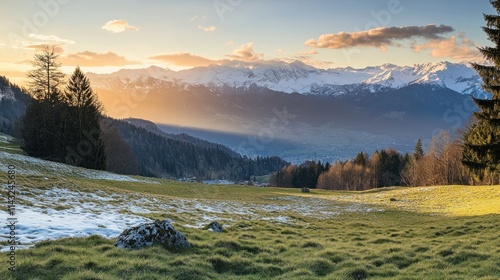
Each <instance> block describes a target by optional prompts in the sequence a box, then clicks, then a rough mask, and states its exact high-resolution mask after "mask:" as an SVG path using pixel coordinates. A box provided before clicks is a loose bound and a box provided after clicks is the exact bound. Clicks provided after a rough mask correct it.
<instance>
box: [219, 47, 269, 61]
mask: <svg viewBox="0 0 500 280" xmlns="http://www.w3.org/2000/svg"><path fill="white" fill-rule="evenodd" d="M227 57H229V58H231V59H235V60H242V61H258V60H261V59H262V57H263V54H262V53H256V52H255V51H254V50H253V43H252V42H251V43H247V44H244V45H241V46H240V48H239V49H236V50H234V52H233V54H231V55H227Z"/></svg>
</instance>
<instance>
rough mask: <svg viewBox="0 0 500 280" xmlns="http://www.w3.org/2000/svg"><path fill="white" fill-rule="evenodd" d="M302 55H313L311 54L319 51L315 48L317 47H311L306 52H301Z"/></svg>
mask: <svg viewBox="0 0 500 280" xmlns="http://www.w3.org/2000/svg"><path fill="white" fill-rule="evenodd" d="M299 54H300V55H311V54H318V51H317V50H315V49H311V50H309V51H306V52H299Z"/></svg>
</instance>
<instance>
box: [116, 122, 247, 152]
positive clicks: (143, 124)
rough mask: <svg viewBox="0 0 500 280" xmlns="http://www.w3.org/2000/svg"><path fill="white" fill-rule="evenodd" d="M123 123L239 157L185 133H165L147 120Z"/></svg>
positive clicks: (227, 149)
mask: <svg viewBox="0 0 500 280" xmlns="http://www.w3.org/2000/svg"><path fill="white" fill-rule="evenodd" d="M123 121H124V122H127V123H129V124H131V125H133V126H136V127H139V128H144V129H145V130H147V131H149V132H152V133H154V134H157V135H160V136H163V137H166V138H168V139H172V140H178V141H182V142H186V143H190V144H193V145H195V146H197V147H201V148H205V149H220V150H223V151H224V152H226V153H227V154H229V155H231V156H233V157H239V156H240V155H239V154H238V153H236V152H235V151H233V150H231V149H230V148H228V147H226V146H224V145H221V144H217V143H212V142H208V141H205V140H202V139H200V138H196V137H193V136H191V135H188V134H186V133H179V134H173V133H166V132H165V131H163V130H161V129H160V128H158V126H157V125H156V124H155V123H153V122H151V121H148V120H143V119H135V118H128V119H123Z"/></svg>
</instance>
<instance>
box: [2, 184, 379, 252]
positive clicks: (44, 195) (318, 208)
mask: <svg viewBox="0 0 500 280" xmlns="http://www.w3.org/2000/svg"><path fill="white" fill-rule="evenodd" d="M6 187H7V186H6V185H3V188H4V189H5V188H6ZM17 203H18V204H17V206H16V211H17V213H16V217H17V218H18V224H17V228H16V236H17V238H18V241H19V242H20V243H21V245H22V246H24V247H30V246H33V245H34V244H35V243H37V242H40V241H42V240H45V239H56V238H62V237H83V236H89V235H94V234H97V235H101V236H104V237H106V238H111V239H112V238H116V237H117V236H118V235H119V234H120V233H121V232H122V231H123V230H125V229H127V228H129V227H132V226H136V225H138V224H141V223H144V222H148V221H152V220H153V219H155V218H158V217H161V218H162V219H170V218H169V217H171V219H170V220H171V221H172V222H173V223H174V224H175V223H177V224H181V225H182V226H184V227H191V228H199V229H200V230H202V228H203V227H204V226H206V225H207V224H209V223H210V222H212V221H219V222H222V223H223V224H224V225H225V227H230V226H232V225H234V224H235V223H237V222H238V221H258V220H264V221H269V222H273V223H283V224H304V222H303V221H300V220H297V219H295V218H293V216H290V215H300V216H304V217H315V218H328V217H332V216H335V215H338V214H341V213H345V212H353V211H355V212H356V211H362V212H370V211H373V210H374V208H373V207H367V206H364V205H362V204H360V203H353V204H352V205H350V206H348V207H345V206H344V207H342V206H340V205H338V204H337V205H336V204H335V203H332V202H331V201H329V200H325V199H318V198H314V197H302V196H287V197H282V198H281V199H280V200H279V201H277V200H276V199H269V200H266V201H263V202H262V203H249V202H236V201H220V200H213V199H184V198H173V197H165V196H157V197H152V196H151V195H147V194H139V193H128V192H124V193H107V192H106V191H103V190H98V191H94V192H90V191H81V190H78V189H76V190H75V189H67V188H62V187H57V186H55V187H52V188H48V189H38V188H32V187H30V188H28V187H23V186H18V196H17ZM375 210H381V209H375ZM7 218H8V213H7V212H6V211H2V212H0V220H4V221H6V220H7ZM305 224H307V223H305ZM0 239H1V240H0V241H2V242H5V241H6V240H7V239H8V236H7V235H5V234H3V233H2V235H1V236H0ZM4 244H5V243H4ZM20 248H22V247H20ZM7 249H8V248H7V247H4V248H2V249H1V251H6V250H7Z"/></svg>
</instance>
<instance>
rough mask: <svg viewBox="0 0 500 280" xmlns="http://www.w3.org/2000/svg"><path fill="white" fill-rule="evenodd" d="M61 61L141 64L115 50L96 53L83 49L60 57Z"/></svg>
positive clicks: (72, 63)
mask: <svg viewBox="0 0 500 280" xmlns="http://www.w3.org/2000/svg"><path fill="white" fill-rule="evenodd" d="M60 61H61V62H62V64H65V65H80V66H95V67H98V66H125V65H132V64H141V63H140V62H138V61H130V60H127V59H126V58H125V57H123V56H119V55H117V54H116V53H114V52H110V51H108V52H105V53H95V52H90V51H83V52H78V53H74V54H68V55H65V56H62V57H60Z"/></svg>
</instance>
